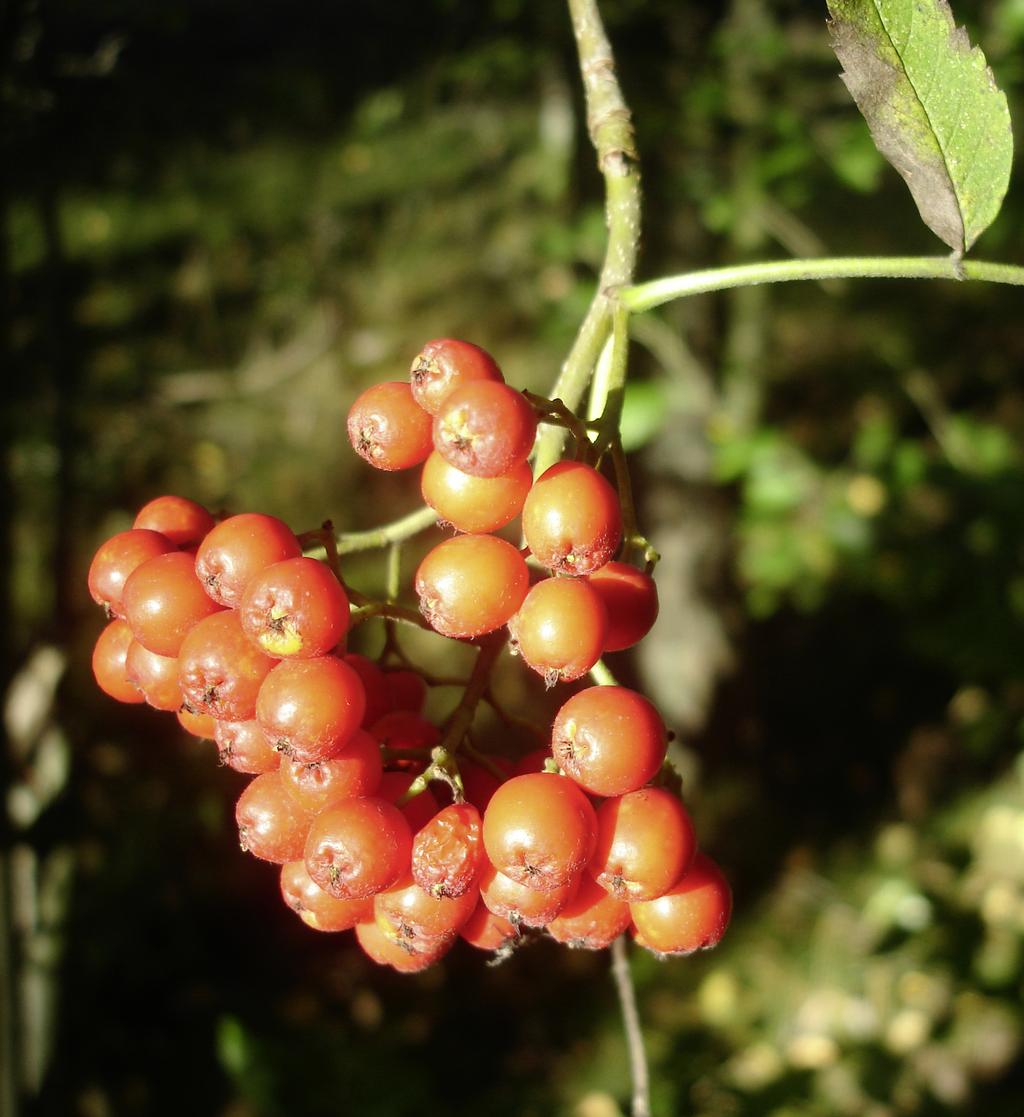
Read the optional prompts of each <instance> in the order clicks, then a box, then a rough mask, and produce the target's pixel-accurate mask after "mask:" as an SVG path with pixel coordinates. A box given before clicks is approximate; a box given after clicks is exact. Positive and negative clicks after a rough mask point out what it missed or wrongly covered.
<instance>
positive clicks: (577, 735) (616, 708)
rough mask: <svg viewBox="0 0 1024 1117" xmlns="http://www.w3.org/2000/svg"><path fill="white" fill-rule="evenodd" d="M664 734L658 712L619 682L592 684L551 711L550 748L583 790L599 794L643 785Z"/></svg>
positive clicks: (656, 763)
mask: <svg viewBox="0 0 1024 1117" xmlns="http://www.w3.org/2000/svg"><path fill="white" fill-rule="evenodd" d="M667 747H668V734H667V733H666V730H665V723H664V722H663V721H662V720H661V717H660V715H659V714H658V711H657V710H656V709H655V708H654V706H653V705H652V704H651V703H650V702H649V701H648V700H647V699H646V698H644V696H643V695H642V694H638V693H637V692H636V691H635V690H629V689H628V688H627V687H624V686H592V687H588V688H587V689H586V690H581V691H580V692H579V693H578V694H574V695H573V696H572V698H570V699H569V701H568V702H566V703H565V705H564V706H562V708H561V709H560V710H559V711H558V713H557V714H556V715H555V720H554V724H553V725H552V727H551V752H552V754H553V755H554V758H555V760H557V761H558V766H559V768H561V769H562V771H563V772H565V773H566V774H567V775H569V776H571V777H572V778H573V779H574V780H575V781H576V782H577V783H578V784H579V785H580V787H582V788H583V790H584V791H589V792H590V794H591V795H600V796H602V797H605V796H609V795H624V794H625V793H626V792H627V791H635V790H636V789H637V788H638V787H643V785H644V784H645V783H647V781H648V780H649V779H651V778H652V777H653V776H654V775H656V774H657V772H658V771H659V769H660V768H661V765H662V762H663V761H664V759H665V750H666V748H667Z"/></svg>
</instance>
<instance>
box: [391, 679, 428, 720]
mask: <svg viewBox="0 0 1024 1117" xmlns="http://www.w3.org/2000/svg"><path fill="white" fill-rule="evenodd" d="M384 689H385V691H386V692H387V696H388V701H389V703H390V706H391V709H392V710H411V711H412V712H413V713H414V714H419V713H422V712H423V704H424V702H426V700H427V684H426V683H425V682H424V681H423V676H422V675H420V674H419V673H418V672H416V671H407V670H404V669H402V670H388V671H385V672H384Z"/></svg>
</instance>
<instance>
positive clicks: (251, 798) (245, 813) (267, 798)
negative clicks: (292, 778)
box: [235, 772, 311, 865]
mask: <svg viewBox="0 0 1024 1117" xmlns="http://www.w3.org/2000/svg"><path fill="white" fill-rule="evenodd" d="M310 819H311V816H310V814H309V812H308V811H304V810H303V809H302V807H301V806H300V805H299V804H298V803H297V802H296V800H295V799H294V798H293V797H292V796H291V795H289V794H288V791H287V790H286V788H285V786H284V784H283V783H282V782H281V776H280V774H279V773H277V772H264V773H263V774H262V775H261V776H257V777H256V778H255V779H254V780H251V781H250V782H249V783H248V784H247V785H246V788H245V790H244V791H243V792H242V794H241V795H240V796H239V799H238V803H237V805H236V807H235V821H236V822H237V823H238V840H239V843H240V844H241V846H242V849H243V850H245V851H246V852H248V853H251V854H252V855H253V856H254V857H258V858H260V860H261V861H273V862H274V864H276V865H283V864H285V862H286V861H297V860H299V858H301V857H302V852H303V849H304V848H305V844H306V834H307V833H308V831H309V824H310Z"/></svg>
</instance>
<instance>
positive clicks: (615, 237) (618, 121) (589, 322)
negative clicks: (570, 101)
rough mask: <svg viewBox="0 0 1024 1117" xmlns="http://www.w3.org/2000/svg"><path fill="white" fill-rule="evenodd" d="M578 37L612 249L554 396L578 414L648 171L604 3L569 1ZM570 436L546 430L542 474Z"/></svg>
mask: <svg viewBox="0 0 1024 1117" xmlns="http://www.w3.org/2000/svg"><path fill="white" fill-rule="evenodd" d="M569 13H570V15H571V16H572V30H573V34H574V35H575V37H576V48H577V51H578V53H579V61H580V72H581V74H582V77H583V92H584V96H585V98H586V103H587V128H588V131H589V133H590V140H591V143H592V144H593V145H594V150H595V152H596V154H597V166H598V169H599V170H600V172H601V174H602V175H603V176H604V183H605V220H606V221H607V224H608V243H607V245H606V247H605V255H604V263H603V264H602V266H601V274H600V276H599V277H598V282H597V291H596V293H595V294H594V298H593V301H592V302H591V304H590V309H589V310H588V311H587V314H586V316H585V317H584V319H583V322H582V324H581V325H580V329H579V333H578V334H577V335H576V340H575V342H574V343H573V347H572V349H571V350H570V352H569V356H568V357H567V358H566V360H565V364H564V365H563V366H562V370H561V372H560V373H559V376H558V379H557V380H556V381H555V385H554V388H553V390H552V392H551V395H552V397H553V398H558V399H561V400H562V401H563V402H564V403H565V405H566V406H567V407H568V408H569V409H570V410H571V411H578V410H579V406H580V403H581V401H582V399H583V394H584V392H586V390H587V384H588V383H589V382H590V377H591V374H592V373H593V371H594V365H595V364H596V363H597V359H598V357H599V356H600V355H601V350H602V348H603V347H604V343H605V339H606V338H607V337H608V335H609V333H610V331H611V326H612V304H613V302H614V293H615V291H616V289H617V288H619V287H624V286H626V285H627V284H629V283H632V281H633V273H634V271H635V270H636V258H637V252H638V249H639V245H640V170H639V162H638V159H637V152H636V144H635V142H634V137H633V119H632V116H631V115H630V112H629V108H628V107H627V105H626V102H625V99H624V98H623V96H622V90H621V89H620V88H619V82H618V78H617V77H616V74H615V59H614V57H613V55H612V48H611V45H610V44H609V42H608V36H607V35H606V34H605V30H604V25H603V24H602V22H601V14H600V12H599V11H598V7H597V0H569ZM564 438H565V435H564V433H563V432H562V431H561V430H560V429H559V428H558V427H548V428H547V429H545V431H544V432H543V434H542V435H541V436H540V439H539V441H538V444H537V458H536V465H535V472H536V474H537V475H538V476H539V475H540V474H541V473H543V472H544V470H545V469H547V468H548V466H550V465H553V464H554V462H556V461H557V460H558V458H559V455H560V454H561V450H562V443H563V441H564Z"/></svg>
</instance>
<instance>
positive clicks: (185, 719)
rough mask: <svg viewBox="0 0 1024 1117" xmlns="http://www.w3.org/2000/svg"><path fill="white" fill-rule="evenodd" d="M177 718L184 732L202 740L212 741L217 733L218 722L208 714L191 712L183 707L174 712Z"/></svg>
mask: <svg viewBox="0 0 1024 1117" xmlns="http://www.w3.org/2000/svg"><path fill="white" fill-rule="evenodd" d="M175 717H176V718H177V719H178V724H179V725H180V726H181V728H182V729H184V730H185V732H186V733H190V734H191V735H192V736H193V737H199V738H200V739H201V740H204V741H212V740H213V739H214V737H215V735H216V733H217V726H218V724H220V723H219V722H217V721H216V720H215V719H214V718H212V717H210V715H209V714H193V713H192V712H191V711H190V710H186V709H184V708H182V709H179V710H178V711H177V712H176V713H175Z"/></svg>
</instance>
